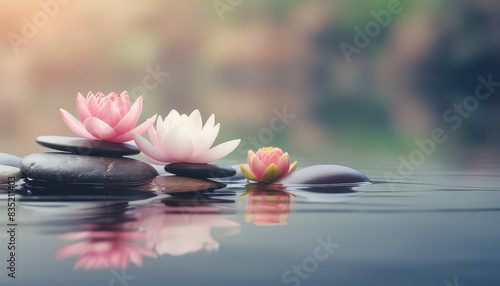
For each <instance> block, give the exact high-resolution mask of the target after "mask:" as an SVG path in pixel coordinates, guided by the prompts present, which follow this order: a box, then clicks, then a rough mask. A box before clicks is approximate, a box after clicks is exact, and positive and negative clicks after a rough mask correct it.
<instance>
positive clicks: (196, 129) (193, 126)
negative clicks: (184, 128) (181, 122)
mask: <svg viewBox="0 0 500 286" xmlns="http://www.w3.org/2000/svg"><path fill="white" fill-rule="evenodd" d="M202 124H203V123H202V122H201V113H200V111H199V110H198V109H195V110H194V111H193V112H192V113H191V115H189V127H190V128H189V129H190V130H189V131H190V132H191V138H193V139H195V138H196V139H197V138H198V137H199V136H200V135H201V131H202Z"/></svg>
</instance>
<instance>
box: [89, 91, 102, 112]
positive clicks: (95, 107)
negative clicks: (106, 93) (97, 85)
mask: <svg viewBox="0 0 500 286" xmlns="http://www.w3.org/2000/svg"><path fill="white" fill-rule="evenodd" d="M87 101H88V103H87V109H88V110H89V112H90V114H92V116H97V114H98V113H99V109H100V107H99V104H98V103H97V98H96V96H95V95H91V96H90V97H89V98H87Z"/></svg>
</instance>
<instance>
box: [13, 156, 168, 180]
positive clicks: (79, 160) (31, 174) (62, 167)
mask: <svg viewBox="0 0 500 286" xmlns="http://www.w3.org/2000/svg"><path fill="white" fill-rule="evenodd" d="M20 169H21V173H22V174H23V175H25V176H26V177H28V178H31V179H36V180H45V181H50V182H59V183H78V184H111V185H135V184H143V183H146V182H149V181H151V180H152V179H154V178H155V177H156V176H158V172H157V171H156V170H155V169H154V168H153V167H151V165H149V164H146V163H144V162H141V161H139V160H135V159H130V158H119V157H118V158H112V157H98V156H84V155H74V154H69V153H36V154H31V155H28V156H26V157H24V158H23V160H22V161H21V166H20Z"/></svg>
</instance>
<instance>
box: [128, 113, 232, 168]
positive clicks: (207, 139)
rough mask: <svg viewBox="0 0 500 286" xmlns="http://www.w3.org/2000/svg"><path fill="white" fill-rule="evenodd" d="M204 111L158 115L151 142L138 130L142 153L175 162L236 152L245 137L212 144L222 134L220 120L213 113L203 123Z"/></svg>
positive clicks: (163, 161)
mask: <svg viewBox="0 0 500 286" xmlns="http://www.w3.org/2000/svg"><path fill="white" fill-rule="evenodd" d="M202 124H203V122H202V120H201V114H200V112H199V111H198V110H195V111H193V112H192V113H191V115H189V116H187V115H186V114H182V115H180V114H179V113H178V112H177V111H176V110H172V111H171V112H170V113H169V114H168V116H167V117H165V120H162V119H161V116H158V120H157V121H156V129H155V128H154V127H153V126H151V128H149V130H148V134H149V138H150V139H151V141H152V142H153V144H151V143H149V141H148V140H146V139H145V138H144V137H142V136H139V134H134V139H135V143H136V144H137V146H138V147H139V148H140V149H141V151H142V152H141V155H142V156H143V157H144V158H145V159H146V160H147V161H149V162H150V163H152V164H155V165H167V164H169V163H174V162H184V163H200V164H203V163H210V162H212V161H215V160H218V159H221V158H222V157H225V156H226V155H228V154H229V153H231V152H233V151H234V149H236V147H238V145H239V144H240V142H241V140H240V139H236V140H231V141H228V142H225V143H222V144H220V145H217V146H215V147H213V148H211V146H212V144H213V143H214V141H215V138H217V135H218V134H219V129H220V124H219V123H218V124H217V125H214V124H215V116H214V115H213V114H212V116H210V118H208V120H207V122H206V123H205V125H202Z"/></svg>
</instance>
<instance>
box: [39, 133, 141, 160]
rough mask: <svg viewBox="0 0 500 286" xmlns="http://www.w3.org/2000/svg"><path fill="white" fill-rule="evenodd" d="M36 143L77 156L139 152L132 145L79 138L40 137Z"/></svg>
mask: <svg viewBox="0 0 500 286" xmlns="http://www.w3.org/2000/svg"><path fill="white" fill-rule="evenodd" d="M36 143H38V144H39V145H41V146H43V147H47V148H50V149H55V150H59V151H66V152H70V153H73V154H79V155H96V156H110V157H116V156H124V155H135V154H139V153H140V152H141V150H139V148H137V146H134V145H132V144H128V143H115V142H109V141H101V140H90V139H86V138H81V137H64V136H40V137H38V138H36Z"/></svg>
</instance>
